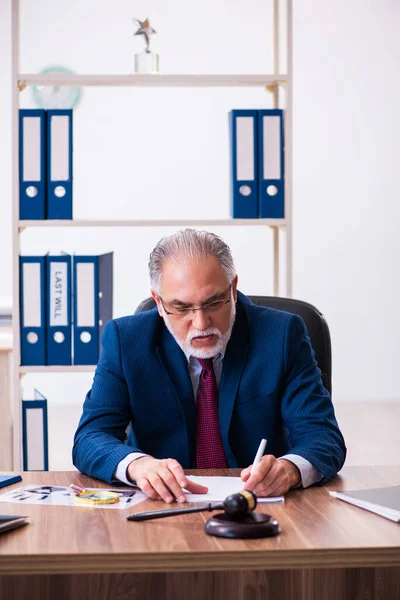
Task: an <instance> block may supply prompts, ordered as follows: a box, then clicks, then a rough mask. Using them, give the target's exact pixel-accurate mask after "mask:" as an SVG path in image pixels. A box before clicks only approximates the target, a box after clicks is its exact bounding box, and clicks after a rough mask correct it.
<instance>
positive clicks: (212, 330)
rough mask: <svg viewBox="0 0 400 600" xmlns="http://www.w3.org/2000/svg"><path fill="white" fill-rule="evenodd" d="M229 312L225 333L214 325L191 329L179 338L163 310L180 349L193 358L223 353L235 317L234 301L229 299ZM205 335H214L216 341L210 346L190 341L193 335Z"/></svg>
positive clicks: (165, 319) (167, 325)
mask: <svg viewBox="0 0 400 600" xmlns="http://www.w3.org/2000/svg"><path fill="white" fill-rule="evenodd" d="M230 307H231V314H230V315H229V327H228V329H227V330H226V331H225V333H221V332H220V330H219V329H217V328H216V327H209V328H208V329H204V330H200V329H192V330H191V331H190V332H189V333H188V335H187V337H186V339H184V340H181V339H179V338H178V337H177V336H176V335H175V333H174V332H173V330H172V327H171V323H170V322H169V320H168V315H167V314H166V312H165V311H164V308H163V309H162V310H163V317H164V323H165V326H166V328H167V329H168V331H169V332H170V334H171V335H172V337H173V338H174V340H175V341H176V343H177V344H178V346H179V347H180V349H181V350H182V351H183V352H184V353H185V355H186V357H187V358H189V356H194V357H195V358H213V357H214V356H217V354H225V349H226V346H227V345H228V342H229V339H230V337H231V333H232V329H233V325H234V323H235V317H236V303H235V302H234V301H233V299H232V300H231V304H230ZM207 335H215V336H216V337H217V338H218V339H217V342H216V343H215V344H214V346H212V347H211V348H195V347H194V346H193V345H192V343H191V341H192V339H193V338H195V337H205V336H207Z"/></svg>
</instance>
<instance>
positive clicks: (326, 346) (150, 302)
mask: <svg viewBox="0 0 400 600" xmlns="http://www.w3.org/2000/svg"><path fill="white" fill-rule="evenodd" d="M248 297H249V298H250V300H251V301H252V302H254V304H258V305H259V306H266V307H269V308H276V309H278V310H283V311H286V312H290V313H294V314H296V315H299V316H300V317H301V318H302V319H303V321H304V323H305V325H306V327H307V331H308V335H309V336H310V340H311V345H312V347H313V349H314V352H315V359H316V361H317V363H318V366H319V368H320V369H321V376H322V381H323V384H324V386H325V387H326V389H327V390H328V392H329V393H330V394H331V395H332V348H331V336H330V333H329V327H328V323H327V322H326V320H325V318H324V316H323V314H322V313H320V311H319V310H318V309H317V308H315V306H313V305H312V304H309V303H308V302H303V301H302V300H294V299H293V298H280V297H278V296H248ZM155 305H156V303H155V301H154V299H153V298H151V297H150V298H146V300H143V301H142V302H141V303H140V304H139V306H138V307H137V309H136V310H135V314H137V313H140V312H144V311H146V310H150V309H152V308H154V306H155Z"/></svg>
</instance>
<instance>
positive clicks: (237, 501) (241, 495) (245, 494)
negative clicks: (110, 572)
mask: <svg viewBox="0 0 400 600" xmlns="http://www.w3.org/2000/svg"><path fill="white" fill-rule="evenodd" d="M256 506H257V496H256V495H255V494H253V492H252V491H250V490H242V491H241V492H238V493H237V494H231V495H230V496H228V497H227V498H225V500H224V501H223V502H218V503H216V504H212V503H209V504H206V505H203V506H190V507H186V508H172V509H167V510H152V511H147V512H140V513H136V514H134V515H130V516H129V517H128V521H148V520H149V519H162V518H163V517H172V516H174V515H186V514H187V513H195V512H203V511H208V512H211V511H213V510H221V509H222V510H223V511H224V513H225V514H226V515H228V516H229V518H230V519H232V520H240V519H243V518H245V517H246V516H247V515H248V514H250V513H251V512H253V510H254V509H255V507H256Z"/></svg>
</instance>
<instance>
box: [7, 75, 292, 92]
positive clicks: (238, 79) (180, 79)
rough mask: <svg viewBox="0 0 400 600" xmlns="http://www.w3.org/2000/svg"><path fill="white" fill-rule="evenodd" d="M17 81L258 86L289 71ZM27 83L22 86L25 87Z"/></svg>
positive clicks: (23, 79) (24, 79) (21, 78)
mask: <svg viewBox="0 0 400 600" xmlns="http://www.w3.org/2000/svg"><path fill="white" fill-rule="evenodd" d="M17 80H18V84H19V85H20V89H21V84H26V85H80V86H127V87H128V86H142V87H163V86H168V87H248V86H249V87H257V86H261V87H263V86H266V85H272V84H276V83H285V82H286V81H287V75H281V74H276V75H271V74H270V75H266V74H265V75H264V74H261V75H167V74H165V75H164V74H159V75H135V74H126V75H101V74H99V75H77V74H76V75H75V74H73V75H72V74H63V73H60V74H57V73H48V74H46V73H44V74H41V73H26V74H25V73H19V74H18V75H17ZM23 87H24V86H22V89H23Z"/></svg>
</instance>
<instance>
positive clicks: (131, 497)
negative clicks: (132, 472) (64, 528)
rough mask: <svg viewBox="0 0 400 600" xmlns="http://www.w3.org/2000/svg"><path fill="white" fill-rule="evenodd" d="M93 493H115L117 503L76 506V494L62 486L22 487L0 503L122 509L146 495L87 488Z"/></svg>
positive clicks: (136, 502)
mask: <svg viewBox="0 0 400 600" xmlns="http://www.w3.org/2000/svg"><path fill="white" fill-rule="evenodd" d="M87 489H88V490H90V491H93V492H98V491H102V492H106V491H108V492H117V493H118V494H119V496H120V499H119V502H116V503H115V504H78V503H77V502H76V501H75V497H76V493H75V492H74V491H73V490H72V489H71V488H70V487H67V486H64V485H32V484H28V485H23V486H21V487H18V488H16V489H12V490H10V491H8V492H6V493H5V494H1V495H0V502H10V503H13V504H41V505H42V506H74V507H78V508H88V509H92V508H102V509H106V510H108V509H112V510H115V509H117V510H118V509H119V510H121V509H124V508H132V506H135V504H139V502H143V500H146V499H147V496H146V494H144V493H143V492H141V491H140V490H136V489H132V488H126V489H121V488H87Z"/></svg>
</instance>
